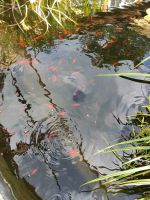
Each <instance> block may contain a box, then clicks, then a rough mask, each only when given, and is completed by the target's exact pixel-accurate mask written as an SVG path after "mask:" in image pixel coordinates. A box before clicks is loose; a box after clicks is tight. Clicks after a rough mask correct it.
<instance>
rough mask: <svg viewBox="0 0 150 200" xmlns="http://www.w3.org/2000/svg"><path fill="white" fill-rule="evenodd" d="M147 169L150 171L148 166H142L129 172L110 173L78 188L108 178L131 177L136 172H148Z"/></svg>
mask: <svg viewBox="0 0 150 200" xmlns="http://www.w3.org/2000/svg"><path fill="white" fill-rule="evenodd" d="M149 169H150V165H147V166H144V167H137V168H134V169H129V170H124V171H120V172H115V173H111V174H108V175H104V176H101V177H99V178H96V179H93V180H91V181H88V182H86V183H84V184H82V185H81V186H80V187H82V186H84V185H88V184H91V183H96V182H98V181H102V180H105V179H108V178H113V177H117V176H128V175H131V174H134V173H137V172H140V171H146V170H149Z"/></svg>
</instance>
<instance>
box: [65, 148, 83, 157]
mask: <svg viewBox="0 0 150 200" xmlns="http://www.w3.org/2000/svg"><path fill="white" fill-rule="evenodd" d="M65 154H66V155H67V156H78V155H80V152H79V151H78V150H76V149H74V150H70V151H66V152H65Z"/></svg>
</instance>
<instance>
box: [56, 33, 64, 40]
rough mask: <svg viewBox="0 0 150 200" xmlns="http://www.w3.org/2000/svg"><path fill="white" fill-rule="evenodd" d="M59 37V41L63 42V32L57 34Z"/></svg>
mask: <svg viewBox="0 0 150 200" xmlns="http://www.w3.org/2000/svg"><path fill="white" fill-rule="evenodd" d="M57 36H58V39H59V40H62V39H63V37H62V33H61V32H58V33H57Z"/></svg>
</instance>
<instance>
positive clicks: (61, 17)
mask: <svg viewBox="0 0 150 200" xmlns="http://www.w3.org/2000/svg"><path fill="white" fill-rule="evenodd" d="M107 3H108V2H107ZM97 9H100V2H97V1H95V0H93V1H92V2H91V3H89V1H88V0H79V1H77V0H28V1H22V0H8V1H4V0H1V1H0V17H1V18H2V19H3V20H4V21H6V22H8V23H9V22H10V21H11V22H12V23H13V24H11V25H17V26H19V28H20V29H21V30H22V31H24V30H25V31H30V30H31V29H33V27H38V28H39V29H41V28H42V24H44V25H46V31H48V29H49V28H51V27H52V28H53V23H54V22H56V23H54V24H55V25H56V26H60V27H64V26H65V25H66V23H68V22H70V23H73V24H76V20H74V19H75V16H79V15H82V16H88V15H90V14H93V13H94V12H95V11H96V10H97ZM10 19H11V20H10ZM12 19H13V20H12Z"/></svg>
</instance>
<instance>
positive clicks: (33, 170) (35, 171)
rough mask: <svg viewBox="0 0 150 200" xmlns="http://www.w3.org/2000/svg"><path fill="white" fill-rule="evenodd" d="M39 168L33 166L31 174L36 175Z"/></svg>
mask: <svg viewBox="0 0 150 200" xmlns="http://www.w3.org/2000/svg"><path fill="white" fill-rule="evenodd" d="M37 171H38V169H37V168H33V169H32V171H31V175H32V176H33V175H35V174H36V173H37Z"/></svg>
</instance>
